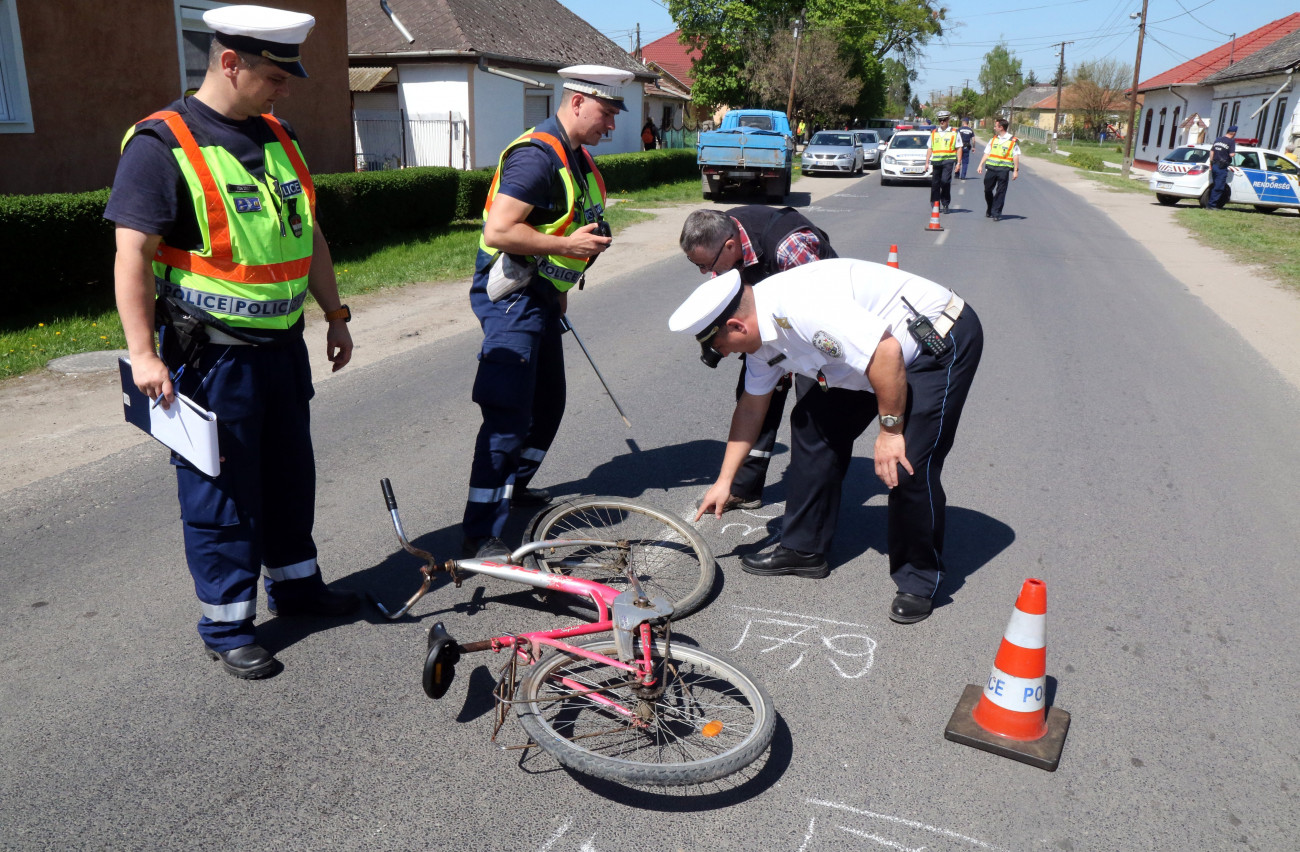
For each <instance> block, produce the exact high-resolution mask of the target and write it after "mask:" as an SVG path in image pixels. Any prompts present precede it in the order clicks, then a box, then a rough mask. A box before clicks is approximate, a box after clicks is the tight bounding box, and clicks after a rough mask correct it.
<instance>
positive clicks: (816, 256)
mask: <svg viewBox="0 0 1300 852" xmlns="http://www.w3.org/2000/svg"><path fill="white" fill-rule="evenodd" d="M679 242H680V245H681V247H682V251H683V252H685V254H686V257H687V259H688V260H690V262H691V263H693V264H695V265H696V266H697V267H699V270H700V271H701V272H705V273H710V274H713V275H717V274H719V273H720V272H725V271H728V270H732V269H734V270H737V271H739V272H740V277H741V280H743V281H744V282H745V283H746V284H757V283H758V282H759V281H762V280H763V279H765V278H767V277H769V276H771V275H775V274H776V273H778V272H782V271H784V270H787V269H793V268H794V267H796V266H802V265H803V264H805V263H812V262H813V261H816V260H825V259H827V258H832V257H838V255H837V254H835V249H833V248H831V239H830V237H829V236H827V235H826V232H825V231H823V230H822V229H820V228H818V227H817V226H816V225H814V224H813V223H812V222H810V221H809V220H808V219H807V218H806V217H805V216H804V215H803V214H802V213H799V212H798V211H797V210H795V209H794V208H793V207H784V208H782V209H780V210H773V209H772V208H770V207H765V206H763V205H761V204H754V205H749V206H746V207H733V208H732V209H731V210H728V211H726V212H725V213H723V212H721V211H718V210H696V211H695V212H693V213H691V215H690V216H687V217H686V223H685V224H684V225H683V226H682V235H681V239H680V241H679ZM744 358H745V356H744V355H742V356H741V365H740V379H739V381H738V382H737V384H736V398H737V399H740V395H741V393H742V392H743V391H744V389H745V365H744ZM710 366H716V364H710ZM795 381H797V382H798V383H799V387H798V389H797V390H796V395H802V394H803V392H804V391H805V390H806V388H807V385H808V384H810V383H811V380H809V379H805V378H802V377H799V378H798V379H795ZM789 390H790V380H789V379H788V378H783V379H782V380H781V381H780V382H778V383H777V386H776V389H775V390H774V391H773V392H772V403H771V405H770V406H768V410H767V417H766V419H765V420H764V421H763V428H762V431H761V432H760V433H759V436H758V439H757V440H756V441H755V442H754V447H753V449H751V450H750V451H749V458H747V459H746V460H745V463H744V464H743V465H741V468H740V470H739V471H738V472H737V473H736V478H735V480H734V481H733V482H732V483H731V496H730V497H728V498H727V502H726V505H725V506H724V507H723V511H729V510H731V509H737V508H739V509H757V508H758V507H759V506H761V505H762V504H763V486H764V484H765V483H766V482H767V468H768V464H769V463H770V462H771V460H772V449H773V448H774V447H775V446H776V432H777V430H778V429H779V428H781V419H782V417H783V416H784V415H785V400H786V396H787V394H788V393H789Z"/></svg>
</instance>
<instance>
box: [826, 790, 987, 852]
mask: <svg viewBox="0 0 1300 852" xmlns="http://www.w3.org/2000/svg"><path fill="white" fill-rule="evenodd" d="M807 801H808V804H810V805H821V806H822V807H825V808H834V809H835V810H840V811H848V812H849V813H852V814H858V815H859V816H865V817H871V818H872V819H883V820H886V821H887V822H892V823H897V824H898V825H905V826H907V827H909V828H919V829H921V830H922V831H929V832H933V833H935V834H938V835H942V836H943V837H950V838H952V839H953V840H964V841H965V842H967V843H970V844H971V845H973V846H978V847H980V848H981V849H992V850H995V852H1011V850H1009V849H1003V848H1002V847H1001V846H994V845H993V844H992V843H985V842H984V841H983V840H977V839H976V838H974V837H967V836H966V835H964V834H958V833H957V832H955V831H950V830H949V829H946V828H937V827H935V826H933V825H926V824H925V823H923V822H917V821H916V820H910V819H903V818H902V817H896V816H890V815H888V814H878V813H875V812H874V811H867V810H863V809H861V808H855V807H852V806H850V805H845V804H841V803H839V802H827V801H824V800H822V799H808V800H807Z"/></svg>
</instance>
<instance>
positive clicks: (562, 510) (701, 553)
mask: <svg viewBox="0 0 1300 852" xmlns="http://www.w3.org/2000/svg"><path fill="white" fill-rule="evenodd" d="M550 538H582V539H594V540H598V541H611V542H612V541H630V542H632V554H631V564H632V566H633V568H634V570H635V571H636V575H637V580H638V581H640V583H641V586H642V588H644V589H645V592H646V594H647V595H649V596H650V597H651V598H654V597H658V596H663V597H664V598H666V599H667V600H668V601H669V603H671V604H672V605H673V618H674V619H681V618H685V617H686V616H688V615H690V614H691V613H693V612H695V611H696V610H698V609H699V608H700V607H701V606H703V605H704V601H705V599H706V598H707V597H708V595H709V592H710V590H712V588H713V581H714V578H715V576H716V574H717V564H716V563H715V562H714V559H713V551H712V550H710V549H709V545H708V544H707V543H706V542H705V541H704V539H703V538H702V537H701V536H700V534H699V533H697V532H696V531H695V530H694V529H692V528H691V527H690V526H689V525H687V524H686V523H685V522H684V521H681V520H678V519H677V518H674V517H673V516H672V515H670V514H668V513H667V512H664V511H661V510H659V509H656V508H654V507H652V506H647V505H645V504H643V503H638V502H636V501H634V500H624V499H620V498H613V497H579V498H576V499H573V500H567V501H565V502H563V503H561V504H559V505H558V506H551V507H548V508H547V509H545V510H543V511H542V512H540V513H538V514H537V515H536V516H535V517H534V518H533V520H532V522H531V523H529V525H528V533H527V540H528V541H530V542H533V541H545V540H546V539H550ZM619 553H620V551H617V550H613V549H609V550H604V549H600V548H596V547H583V548H567V549H565V550H564V551H555V552H549V553H543V552H538V553H532V554H529V555H528V557H527V562H528V566H527V567H530V568H536V569H537V570H539V571H549V572H551V573H554V574H571V575H573V576H575V577H582V578H583V579H587V580H596V581H597V582H600V583H604V584H606V585H608V586H611V587H613V588H615V589H625V588H627V587H628V585H629V583H628V582H627V578H626V577H624V576H623V569H622V567H621V566H620V565H618V564H616V557H617V556H618V554H619Z"/></svg>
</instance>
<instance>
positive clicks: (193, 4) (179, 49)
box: [172, 0, 230, 95]
mask: <svg viewBox="0 0 1300 852" xmlns="http://www.w3.org/2000/svg"><path fill="white" fill-rule="evenodd" d="M229 5H230V4H229V3H223V2H217V0H172V20H173V21H175V23H176V62H177V67H178V69H179V72H180V88H181V94H182V95H183V94H185V92H187V91H189V90H188V89H187V88H186V87H185V83H186V69H185V33H186V32H187V28H186V26H185V20H184V18H183V16H182V15H181V10H182V9H197V10H199V11H200V12H207V11H210V10H212V9H220V8H221V7H223V6H229ZM199 24H200V28H193V27H191V28H188V31H192V32H208V33H210V32H212V29H211V28H210V27H208V25H207V24H204V23H203V22H202V20H201V19H200V21H199Z"/></svg>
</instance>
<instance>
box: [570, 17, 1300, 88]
mask: <svg viewBox="0 0 1300 852" xmlns="http://www.w3.org/2000/svg"><path fill="white" fill-rule="evenodd" d="M560 2H561V3H563V4H564V5H565V6H567V7H568V8H570V9H572V10H573V11H574V12H575V13H576V14H577V15H578V16H579V17H581V18H583V19H585V20H586V21H587V22H588V23H590V24H591V25H592V26H593V27H595V28H596V29H597V30H599V31H600V32H602V33H604V34H605V35H606V36H608V37H609V38H610V39H611V40H613V41H614V42H615V43H616V44H618V45H619V46H621V47H623V48H624V49H625V50H627V49H630V48H631V45H632V41H631V39H632V38H634V32H635V30H636V26H637V24H640V25H641V42H642V43H643V44H645V43H648V42H651V41H654V40H655V39H657V38H660V37H662V36H665V35H668V34H669V33H671V32H672V31H673V30H674V29H675V27H674V26H673V21H672V18H671V16H669V14H668V8H667V7H668V2H667V0H663V2H659V0H560ZM939 2H940V3H941V4H942V5H944V6H946V7H947V9H948V16H947V21H946V30H947V33H946V34H945V35H944V37H943V38H942V39H939V40H936V41H933V42H931V43H930V44H929V45H928V46H927V47H926V49H925V54H924V56H923V57H922V59H921V62H920V64H919V67H918V69H917V70H918V72H919V78H918V80H917V81H916V82H915V83H913V85H912V90H913V92H914V93H915V94H917V95H918V96H919V97H920V98H921V100H922V101H926V100H929V98H930V94H931V93H932V92H936V91H938V92H942V93H944V94H947V91H948V88H949V87H950V86H951V87H953V90H954V91H955V92H959V91H961V88H962V86H964V85H967V84H969V85H970V87H971V88H972V89H975V90H977V91H978V90H979V71H980V66H981V65H982V64H983V63H984V55H985V54H986V53H988V52H989V50H991V49H992V48H993V47H994V46H995V45H997V44H998V42H999V41H1002V42H1005V43H1006V46H1007V49H1008V50H1010V51H1011V53H1012V54H1013V56H1014V57H1015V58H1017V59H1019V60H1020V62H1021V68H1022V69H1023V71H1024V72H1025V73H1026V74H1027V73H1028V72H1029V71H1030V70H1032V71H1033V72H1034V74H1035V75H1036V76H1037V77H1038V79H1039V80H1041V81H1044V82H1046V81H1048V80H1050V79H1051V78H1052V76H1053V74H1054V73H1055V71H1056V68H1057V65H1058V63H1059V62H1060V59H1059V58H1058V51H1059V47H1058V43H1059V42H1063V41H1064V42H1071V43H1070V44H1066V45H1065V65H1066V68H1067V69H1072V68H1074V66H1076V65H1077V64H1078V63H1080V62H1082V61H1085V60H1097V59H1113V60H1117V61H1119V62H1121V63H1123V64H1125V65H1127V66H1129V68H1130V69H1132V66H1133V61H1134V59H1135V58H1136V53H1137V25H1138V21H1137V20H1135V19H1130V18H1129V14H1130V13H1138V12H1140V11H1141V10H1142V0H939ZM1295 11H1297V8H1296V4H1295V0H1248V2H1246V3H1244V4H1243V3H1242V2H1240V0H1208V2H1206V0H1148V7H1147V33H1146V39H1145V41H1144V43H1143V46H1142V67H1141V77H1142V79H1143V80H1145V79H1148V78H1150V77H1154V76H1155V75H1157V74H1159V73H1161V72H1163V71H1168V70H1169V69H1170V68H1173V67H1174V66H1176V65H1181V64H1182V63H1183V62H1186V61H1187V60H1189V59H1192V58H1194V57H1196V56H1199V55H1201V54H1202V53H1205V52H1206V51H1208V50H1212V49H1213V48H1215V47H1218V46H1219V45H1221V44H1225V43H1227V42H1228V41H1230V40H1231V38H1232V36H1233V34H1234V33H1235V34H1236V35H1244V34H1246V33H1248V32H1250V31H1251V30H1254V29H1257V28H1259V27H1262V26H1264V25H1265V24H1267V23H1269V22H1270V21H1275V20H1277V19H1278V18H1284V17H1286V16H1287V15H1289V14H1291V13H1292V12H1295Z"/></svg>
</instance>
